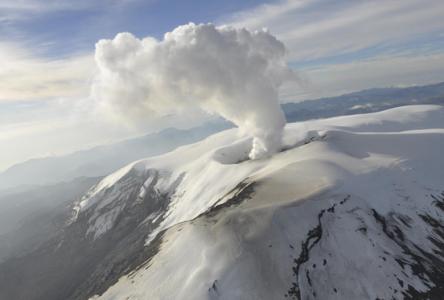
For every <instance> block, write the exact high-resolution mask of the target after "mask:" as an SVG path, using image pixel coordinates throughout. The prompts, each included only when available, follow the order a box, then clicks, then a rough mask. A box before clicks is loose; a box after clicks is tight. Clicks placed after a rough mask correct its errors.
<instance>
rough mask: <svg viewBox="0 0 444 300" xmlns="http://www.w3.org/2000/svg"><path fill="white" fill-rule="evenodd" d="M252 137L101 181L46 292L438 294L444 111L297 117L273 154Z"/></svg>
mask: <svg viewBox="0 0 444 300" xmlns="http://www.w3.org/2000/svg"><path fill="white" fill-rule="evenodd" d="M250 145H251V141H250V140H248V138H244V137H242V136H239V134H238V132H237V130H236V129H231V130H227V131H224V132H221V133H219V134H216V135H213V136H211V137H209V138H207V139H206V140H204V141H202V142H199V143H196V144H193V145H189V146H185V147H181V148H179V149H177V150H175V151H173V152H170V153H168V154H166V155H162V156H158V157H154V158H149V159H146V160H141V161H138V162H135V163H133V164H130V165H128V166H127V167H125V168H123V169H121V170H119V171H117V172H115V173H114V174H111V175H110V176H108V177H107V178H105V179H104V180H103V181H101V182H100V183H99V184H98V185H97V186H95V187H94V188H93V189H92V190H90V191H89V192H88V194H87V195H85V196H84V197H83V198H82V199H81V200H80V201H79V202H78V203H77V204H76V206H75V209H74V214H73V217H72V219H71V220H70V221H69V224H68V225H67V227H66V228H65V230H64V233H63V234H62V235H60V236H59V237H58V239H56V240H54V241H53V242H52V244H50V245H47V248H45V249H46V250H45V251H48V247H52V249H53V252H51V255H52V258H53V261H51V259H48V262H46V264H53V265H52V267H48V268H47V269H48V271H46V272H51V270H54V268H57V267H59V269H60V266H61V268H62V271H59V273H60V274H61V275H59V276H62V279H60V278H59V277H57V279H52V280H53V281H52V282H51V284H48V285H49V286H48V287H47V290H46V291H45V293H42V295H45V296H46V298H45V299H52V298H54V299H55V298H56V297H60V296H63V297H64V299H85V298H87V297H91V296H93V295H96V296H94V297H93V298H94V299H96V298H98V299H133V300H135V299H441V297H442V295H444V252H443V249H444V159H443V153H444V107H442V106H407V107H401V108H396V109H391V110H387V111H384V112H379V113H373V114H366V115H355V116H347V117H337V118H332V119H325V120H315V121H308V122H302V123H294V124H289V125H287V127H286V128H285V132H284V150H283V151H281V152H280V153H277V154H275V155H274V156H273V157H271V158H269V159H263V160H254V161H252V160H249V159H248V153H249V150H250V149H249V147H250ZM66 253H69V254H66ZM35 255H37V256H38V255H40V260H41V261H44V259H41V257H43V256H44V254H42V253H40V254H35ZM35 255H34V257H33V261H35ZM73 255H74V256H75V258H72V256H73ZM38 257H39V256H38ZM54 257H57V259H54ZM66 259H72V260H73V261H71V262H70V263H69V264H68V263H66V261H65V260H66ZM54 261H55V262H54ZM25 262H26V259H24V260H22V261H20V263H21V264H17V262H16V265H10V269H13V268H14V266H17V265H24V264H25ZM35 264H36V263H35V262H34V265H35ZM57 264H58V265H57ZM38 266H39V265H38V263H37V267H36V268H38ZM10 269H9V270H10ZM22 269H23V270H24V271H23V272H25V271H26V268H25V267H22ZM45 270H46V269H45ZM1 271H2V270H1V266H0V275H1ZM16 272H18V274H19V271H16ZM67 272H68V273H76V275H73V274H69V275H66V274H65V273H67ZM63 274H65V275H63ZM17 276H19V275H17ZM63 276H65V279H63ZM29 280H30V281H32V279H29ZM67 282H69V284H67ZM43 285H44V284H43ZM61 286H64V287H66V286H69V288H68V289H65V290H68V292H65V294H63V293H62V292H60V290H58V291H57V292H55V291H52V290H51V289H53V290H54V289H58V288H60V287H61ZM40 287H41V289H43V290H45V287H42V286H40ZM2 288H3V287H2V286H0V291H1V290H2ZM7 295H12V294H7ZM0 296H1V292H0ZM51 297H52V298H51ZM27 299H33V298H32V297H31V298H27ZM35 299H39V298H38V297H37V298H35Z"/></svg>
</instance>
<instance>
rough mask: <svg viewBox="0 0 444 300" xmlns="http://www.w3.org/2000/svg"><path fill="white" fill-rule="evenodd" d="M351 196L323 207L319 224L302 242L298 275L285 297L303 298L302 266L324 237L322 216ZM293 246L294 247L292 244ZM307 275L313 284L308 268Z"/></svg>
mask: <svg viewBox="0 0 444 300" xmlns="http://www.w3.org/2000/svg"><path fill="white" fill-rule="evenodd" d="M349 198H350V195H347V196H346V197H345V198H344V199H343V200H341V201H340V202H338V203H334V204H333V205H332V206H330V207H329V208H326V209H322V210H321V211H320V212H319V214H318V224H317V225H316V226H315V227H314V228H312V229H311V230H310V231H309V232H308V233H307V236H306V238H305V239H304V240H303V241H302V244H301V252H300V253H299V256H298V257H297V258H295V259H294V261H293V262H294V263H295V266H294V267H293V275H294V276H295V277H296V278H295V281H294V282H292V286H291V288H290V289H289V290H288V291H287V293H286V294H285V298H288V297H290V298H291V299H298V300H299V299H301V290H300V286H299V276H300V268H301V266H302V265H303V264H304V263H306V262H307V261H308V260H309V259H310V250H311V249H313V247H314V246H315V245H316V244H317V243H319V241H320V240H321V238H322V232H323V229H322V217H323V216H324V214H325V213H334V212H335V207H336V205H338V204H339V205H342V204H344V203H345V202H346V201H347V200H348V199H349ZM291 248H293V247H292V246H291ZM305 276H306V277H307V281H308V284H309V285H310V286H311V278H310V273H309V271H308V270H306V272H305ZM313 297H316V292H315V291H313Z"/></svg>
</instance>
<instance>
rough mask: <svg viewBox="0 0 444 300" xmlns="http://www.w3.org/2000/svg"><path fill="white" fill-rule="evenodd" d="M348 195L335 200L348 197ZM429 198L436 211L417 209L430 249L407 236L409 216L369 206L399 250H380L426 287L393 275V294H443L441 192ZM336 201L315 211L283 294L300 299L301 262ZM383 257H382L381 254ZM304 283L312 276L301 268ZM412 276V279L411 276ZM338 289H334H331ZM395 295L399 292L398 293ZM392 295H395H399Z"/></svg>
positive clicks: (437, 298) (436, 299)
mask: <svg viewBox="0 0 444 300" xmlns="http://www.w3.org/2000/svg"><path fill="white" fill-rule="evenodd" d="M348 198H349V196H348V197H347V198H346V199H344V200H343V201H341V202H340V203H339V204H342V203H344V202H345V201H346V200H348ZM427 198H428V199H429V200H430V202H429V203H430V210H429V211H434V212H438V213H437V214H431V213H427V212H423V213H417V214H418V216H419V217H420V219H421V220H422V221H423V222H424V223H425V224H426V225H427V226H428V227H429V228H430V231H429V232H432V233H433V234H430V235H428V236H427V239H428V240H429V241H430V242H431V243H432V245H434V247H433V248H432V249H428V250H427V249H425V248H424V247H422V246H421V245H418V244H415V243H414V242H412V241H411V240H410V239H409V238H408V236H409V234H408V230H409V229H410V228H411V227H412V225H413V224H412V219H411V218H410V217H408V216H405V215H402V214H398V213H395V212H390V213H388V214H385V215H383V214H381V213H378V212H377V211H376V210H375V209H372V210H371V212H370V213H371V215H372V216H373V219H374V220H375V222H376V224H379V226H380V228H381V231H382V234H384V235H385V236H386V237H387V238H389V239H390V240H392V241H394V242H395V243H396V245H397V246H399V247H400V249H401V250H402V252H401V254H399V253H398V254H396V255H395V254H391V253H388V252H386V251H384V254H385V255H387V256H390V255H392V256H393V258H394V260H395V261H396V262H397V264H399V266H400V267H401V269H403V270H410V271H411V272H412V273H413V275H414V276H415V277H417V278H418V279H420V280H421V281H422V282H423V284H424V285H426V286H427V287H428V289H427V290H426V291H422V290H417V289H415V288H414V287H413V285H411V284H409V282H405V281H403V280H401V279H399V278H397V280H398V283H399V288H396V289H395V288H393V292H394V295H395V294H396V293H398V292H400V293H402V299H410V300H417V299H430V300H442V299H444V298H443V295H444V221H443V219H444V218H439V217H436V216H440V215H442V213H444V192H442V193H440V194H432V195H428V196H427ZM335 207H336V204H334V205H333V206H331V207H329V208H327V209H323V210H321V211H320V212H319V214H318V223H317V225H316V226H315V227H314V228H312V229H311V230H310V231H309V232H308V233H307V235H306V238H305V239H304V240H303V241H302V244H301V251H300V253H299V256H298V257H297V258H295V259H294V263H295V266H294V267H293V274H294V276H295V277H296V279H295V281H294V282H293V283H292V286H291V288H290V289H289V290H288V292H287V294H285V297H286V298H291V299H298V300H300V299H301V290H300V286H299V277H300V276H301V274H300V272H301V266H302V265H303V264H305V263H307V262H308V261H309V259H310V251H311V250H312V249H313V247H314V246H315V245H316V244H318V243H319V242H320V240H321V239H322V234H323V228H322V218H323V216H324V215H325V214H326V213H334V212H335ZM358 230H359V231H361V232H363V233H366V228H364V227H363V228H360V229H358ZM383 260H384V261H386V257H383ZM305 276H306V278H307V282H308V285H311V282H312V280H313V279H312V278H310V274H309V272H308V271H306V272H305ZM412 280H413V279H412ZM334 290H335V293H338V290H337V289H334ZM312 295H313V298H316V293H315V291H312ZM398 296H399V294H398ZM398 296H397V297H395V296H394V297H393V299H395V298H396V299H397V298H399V297H398Z"/></svg>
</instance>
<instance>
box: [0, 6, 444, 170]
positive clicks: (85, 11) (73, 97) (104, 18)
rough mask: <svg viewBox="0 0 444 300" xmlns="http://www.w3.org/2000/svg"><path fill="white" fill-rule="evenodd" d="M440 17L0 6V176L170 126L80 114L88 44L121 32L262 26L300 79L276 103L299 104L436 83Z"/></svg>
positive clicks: (325, 9) (366, 9)
mask: <svg viewBox="0 0 444 300" xmlns="http://www.w3.org/2000/svg"><path fill="white" fill-rule="evenodd" d="M443 11H444V1H441V0H390V1H385V0H373V1H370V0H368V1H367V0H357V1H348V0H277V1H266V2H264V1H257V0H245V1H236V0H228V1H208V0H207V1H203V0H202V1H201V0H199V1H183V0H169V1H160V0H76V1H72V0H2V1H0V151H1V153H0V154H1V155H0V170H1V169H4V168H6V167H8V166H10V165H12V164H13V163H16V162H19V161H23V160H25V159H29V158H31V157H38V156H45V155H53V154H63V153H67V152H70V151H75V150H77V149H83V148H87V147H90V146H93V145H97V144H101V143H104V142H112V141H115V140H119V139H123V138H126V137H129V136H134V135H139V134H142V133H144V132H147V131H154V130H159V129H161V128H162V127H165V126H169V125H170V124H169V123H168V121H167V120H156V121H153V122H151V123H149V124H147V126H146V127H145V128H143V129H140V128H139V129H137V130H136V129H134V128H124V127H121V126H118V125H113V124H106V123H103V122H100V120H96V116H94V114H91V113H90V110H91V107H90V103H89V102H88V95H89V89H90V84H91V81H92V80H93V78H94V72H95V63H94V58H93V55H94V45H95V43H96V42H97V41H98V40H100V39H103V38H113V37H114V36H115V35H116V34H117V33H119V32H124V31H128V32H132V33H133V34H135V35H136V36H138V37H145V36H153V37H156V38H157V39H161V38H162V36H163V34H164V33H165V32H167V31H171V30H172V29H174V28H175V27H176V26H178V25H181V24H184V23H188V22H194V23H201V22H212V23H215V24H217V25H230V26H235V27H247V28H249V29H260V28H263V27H267V28H269V30H270V31H271V32H272V33H273V34H274V35H276V36H277V38H279V39H280V40H281V41H283V42H284V43H285V45H286V47H287V49H288V63H289V64H290V66H292V67H293V68H294V69H295V70H296V71H297V72H298V73H299V76H300V77H301V78H302V79H303V80H302V82H304V84H301V85H294V84H293V85H291V86H284V87H283V88H282V91H281V99H282V101H301V100H304V99H313V98H317V97H323V96H330V95H337V94H342V93H346V92H351V91H356V90H361V89H365V88H372V87H382V86H407V85H414V84H428V83H434V82H440V81H444V21H443V18H442V12H443ZM201 117H202V118H205V116H201ZM197 119H199V118H193V120H194V121H195V122H190V120H187V119H186V118H179V119H174V122H175V123H176V124H178V126H191V125H194V124H196V123H198V121H196V120H197ZM61 141H63V142H61ZM30 142H32V144H33V147H32V148H30V147H27V145H29V143H30Z"/></svg>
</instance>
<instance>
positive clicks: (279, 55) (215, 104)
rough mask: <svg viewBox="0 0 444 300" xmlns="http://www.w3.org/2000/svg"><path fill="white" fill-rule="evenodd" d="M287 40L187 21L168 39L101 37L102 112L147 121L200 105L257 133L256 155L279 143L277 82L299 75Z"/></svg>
mask: <svg viewBox="0 0 444 300" xmlns="http://www.w3.org/2000/svg"><path fill="white" fill-rule="evenodd" d="M285 53H286V51H285V47H284V45H283V44H282V43H281V42H280V41H278V40H277V39H276V38H275V37H274V36H272V35H271V34H270V33H268V32H267V31H264V30H260V31H254V32H251V31H248V30H246V29H234V28H231V27H215V26H214V25H211V24H200V25H195V24H192V23H190V24H188V25H184V26H179V27H177V28H176V29H175V30H173V31H172V32H169V33H166V34H165V36H164V39H163V40H161V41H157V40H155V39H153V38H150V37H148V38H144V39H141V40H140V39H138V38H136V37H134V36H133V35H131V34H130V33H120V34H118V35H117V36H116V37H115V38H114V39H113V40H101V41H99V42H98V43H97V44H96V53H95V59H96V63H97V66H98V68H99V75H98V77H97V79H96V81H95V83H94V85H93V87H92V95H93V97H94V98H95V99H96V100H97V101H98V105H99V108H100V109H101V111H106V112H107V113H110V114H112V115H113V116H115V117H123V118H125V119H127V120H128V119H129V120H134V121H140V120H142V121H143V120H144V119H150V118H152V117H153V116H159V115H166V114H169V113H171V112H180V111H183V110H184V109H186V108H188V107H199V108H201V109H203V110H205V111H207V112H210V113H215V114H218V115H220V116H222V117H223V118H225V119H227V120H229V121H231V122H233V123H234V124H236V125H237V126H238V127H239V128H240V129H241V130H243V131H244V132H246V133H248V134H250V135H251V136H252V137H253V146H252V150H251V152H250V157H251V158H252V159H256V158H261V157H263V156H267V155H269V154H272V153H273V152H276V151H278V150H279V149H280V145H281V138H282V129H283V127H284V125H285V117H284V115H283V112H282V110H281V108H280V105H279V100H278V88H279V86H281V84H282V83H283V82H284V81H287V80H291V79H293V78H294V73H293V72H292V71H291V70H290V69H289V68H288V67H287V65H286V62H285Z"/></svg>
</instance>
